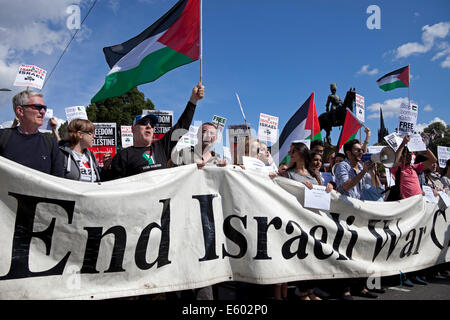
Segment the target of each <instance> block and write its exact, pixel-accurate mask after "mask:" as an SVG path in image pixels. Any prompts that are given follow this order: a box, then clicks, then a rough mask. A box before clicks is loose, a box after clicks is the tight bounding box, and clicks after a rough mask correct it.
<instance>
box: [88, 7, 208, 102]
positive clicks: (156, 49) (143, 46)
mask: <svg viewBox="0 0 450 320" xmlns="http://www.w3.org/2000/svg"><path fill="white" fill-rule="evenodd" d="M103 52H104V54H105V58H106V62H107V63H108V65H109V67H110V68H111V71H110V72H109V73H108V74H107V75H106V79H105V84H104V85H103V87H102V88H101V90H100V91H99V92H98V93H97V94H96V95H95V96H94V97H93V98H92V100H91V102H97V101H100V100H104V99H107V98H111V97H118V96H121V95H122V94H124V93H126V92H128V91H129V90H130V89H132V88H133V87H135V86H137V85H140V84H143V83H147V82H151V81H154V80H156V79H158V78H159V77H161V76H162V75H163V74H165V73H166V72H168V71H170V70H172V69H174V68H177V67H179V66H182V65H185V64H188V63H191V62H193V61H196V60H198V59H199V57H200V0H180V1H178V2H177V3H176V4H175V5H174V6H173V7H172V9H170V10H169V11H168V12H167V13H166V14H165V15H164V16H162V17H161V18H160V19H159V20H158V21H156V22H155V23H154V24H152V25H151V26H150V27H148V28H147V29H146V30H144V31H143V32H142V33H141V34H139V35H138V36H136V37H134V38H132V39H130V40H128V41H126V42H124V43H122V44H118V45H115V46H111V47H105V48H103Z"/></svg>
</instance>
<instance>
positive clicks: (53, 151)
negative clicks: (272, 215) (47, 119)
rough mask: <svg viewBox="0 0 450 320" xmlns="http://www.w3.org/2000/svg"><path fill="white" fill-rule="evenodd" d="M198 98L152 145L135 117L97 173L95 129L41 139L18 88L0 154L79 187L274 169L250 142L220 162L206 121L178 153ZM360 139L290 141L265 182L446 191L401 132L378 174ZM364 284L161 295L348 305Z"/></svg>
mask: <svg viewBox="0 0 450 320" xmlns="http://www.w3.org/2000/svg"><path fill="white" fill-rule="evenodd" d="M203 97H204V86H203V85H202V84H201V83H199V84H197V85H196V86H195V87H194V88H193V89H192V93H191V97H190V99H189V101H188V103H187V106H186V108H185V110H184V112H183V114H182V115H181V116H180V118H179V120H178V121H177V123H176V124H175V125H174V126H173V127H172V128H171V130H170V131H169V132H168V133H167V134H166V135H165V136H164V137H163V138H162V139H160V140H158V141H156V142H153V133H154V127H155V124H156V123H157V121H158V119H157V117H155V116H154V115H151V114H149V115H137V116H136V117H135V119H134V120H133V124H132V131H133V139H134V144H133V146H131V147H128V148H125V149H122V150H120V151H119V152H118V153H117V154H116V155H115V156H114V157H113V158H110V157H108V156H106V157H105V158H104V159H103V160H104V166H103V168H100V166H99V164H98V162H97V160H96V158H95V156H94V154H93V153H92V152H91V151H90V150H89V148H91V147H92V145H93V142H94V138H95V131H94V124H93V123H92V122H91V121H89V120H81V119H75V120H72V121H71V122H70V123H69V125H68V128H67V131H68V139H67V140H61V139H60V137H59V135H58V133H57V130H56V128H57V123H56V121H55V119H51V127H52V131H53V135H54V139H53V138H51V137H49V136H48V135H45V134H42V133H40V132H39V131H38V128H39V127H40V126H41V125H42V123H43V119H44V115H45V112H46V109H47V107H46V105H45V103H44V98H43V96H42V94H40V93H36V92H33V91H29V90H25V91H22V92H20V93H18V94H17V95H15V96H14V98H13V109H14V113H15V115H16V120H15V122H14V124H13V127H12V128H8V129H2V130H0V155H1V156H3V157H5V158H8V159H10V160H13V161H15V162H18V163H20V164H22V165H25V166H27V167H30V168H32V169H36V170H39V171H42V172H44V173H47V174H52V175H55V176H58V177H64V178H67V179H72V180H78V181H85V182H99V181H109V180H113V179H118V178H122V177H127V176H131V175H135V174H139V173H143V172H147V171H151V170H156V169H165V168H171V167H175V166H180V165H187V164H192V163H196V164H197V166H198V168H199V169H202V168H203V167H205V166H211V165H214V166H226V165H239V166H241V168H243V169H244V170H245V169H246V168H245V166H244V164H243V161H242V159H243V158H242V156H246V157H253V158H257V159H258V160H260V161H261V162H263V163H264V164H265V165H266V166H271V168H274V165H273V163H274V161H273V159H272V157H271V154H270V150H269V149H270V148H269V147H268V146H267V144H266V143H264V142H262V141H259V140H258V139H256V138H253V137H247V138H246V139H245V140H244V143H243V147H242V153H241V154H238V156H237V157H235V158H234V159H233V161H231V162H232V163H227V162H226V161H225V160H223V159H220V156H219V155H218V154H216V153H215V152H214V151H213V146H214V143H215V142H216V141H217V136H218V127H217V126H216V125H215V124H213V123H210V122H207V123H204V124H203V125H202V126H201V127H200V128H199V130H198V134H197V138H198V144H197V145H195V146H191V147H187V148H184V149H182V150H177V149H176V148H175V146H176V144H177V141H176V140H173V139H172V133H173V132H174V131H176V130H178V129H184V130H186V131H187V130H188V129H189V126H190V124H191V122H192V119H193V116H194V112H195V109H196V105H197V102H198V101H199V100H201V99H202V98H203ZM365 134H366V138H365V141H364V142H363V143H361V142H360V141H359V140H357V139H353V140H350V141H348V142H347V143H346V144H345V145H344V148H343V150H344V153H339V152H338V150H333V149H329V150H328V151H327V154H325V149H326V148H325V145H324V143H323V141H321V140H315V141H312V143H311V145H310V147H308V146H307V145H306V144H305V143H303V142H299V141H294V142H293V143H292V144H291V146H290V149H289V152H288V157H286V158H284V159H283V160H282V161H281V162H280V164H279V166H278V168H277V171H275V170H274V171H272V172H271V173H270V177H271V178H275V177H277V176H281V177H284V178H288V179H292V180H295V181H297V182H300V183H302V184H304V185H305V186H306V187H307V188H310V189H311V188H313V185H323V186H326V191H327V192H331V191H332V190H334V191H336V192H339V193H341V194H343V195H345V196H348V197H351V198H355V199H359V200H366V201H395V200H400V199H405V198H409V197H412V196H415V195H419V194H424V192H423V187H424V186H429V187H431V188H432V189H433V191H434V193H435V195H437V193H438V192H439V191H446V192H448V189H449V187H450V170H448V169H449V165H450V160H449V161H447V163H446V166H445V168H444V169H443V170H442V171H441V172H440V169H439V166H438V165H437V158H436V156H435V155H434V154H433V153H432V152H431V151H430V150H429V149H427V150H426V156H425V159H424V161H421V162H418V163H415V162H414V159H413V154H412V153H411V152H410V151H409V150H408V147H407V143H408V142H409V139H410V138H409V136H408V135H406V136H405V137H404V139H403V141H402V143H401V145H400V147H399V148H398V150H397V151H396V153H395V163H394V166H393V167H392V168H390V170H388V171H384V170H380V167H379V165H378V164H376V163H374V162H372V161H362V156H363V154H364V153H367V151H368V143H369V139H370V130H369V129H367V128H366V129H365ZM238 149H239V148H238ZM24 151H26V152H24ZM325 159H326V160H327V162H326V163H324V160H325ZM416 162H417V161H416ZM275 168H276V167H275ZM325 173H328V174H325ZM387 174H388V175H391V176H392V177H393V178H395V181H396V183H395V186H393V187H388V184H387V176H386V175H387ZM325 175H326V176H327V177H329V176H331V179H325ZM401 276H402V278H401V283H402V284H403V285H406V286H414V284H413V283H415V284H420V285H426V284H427V281H428V280H429V279H432V278H433V277H449V276H450V271H449V266H448V263H446V264H442V265H438V266H435V267H432V268H429V269H427V270H422V271H419V272H414V273H410V274H408V275H406V276H405V275H403V274H402V275H401ZM365 284H366V279H342V280H320V281H297V282H294V283H281V284H276V285H272V286H261V285H253V284H248V283H239V282H234V283H226V284H218V285H214V286H208V287H206V288H200V289H195V290H185V291H180V292H175V293H167V294H165V297H166V298H167V299H198V300H202V299H205V300H212V299H214V298H215V297H217V296H218V293H217V292H218V290H219V289H220V288H221V286H222V289H223V286H225V287H226V286H228V288H229V287H230V286H231V287H232V288H233V290H234V291H235V293H236V297H238V298H241V299H250V298H252V297H254V296H258V297H261V294H262V293H266V294H265V296H266V297H271V298H274V299H276V300H284V299H287V297H288V288H295V290H293V292H294V294H293V296H294V297H295V298H296V299H300V300H321V299H326V298H329V297H333V296H334V297H336V298H337V299H343V300H352V299H353V298H352V295H358V296H362V297H367V298H376V297H377V295H376V293H384V289H382V288H377V289H369V288H367V286H366V285H365ZM267 288H270V290H269V291H268V290H267ZM267 292H269V293H267ZM152 296H154V295H152Z"/></svg>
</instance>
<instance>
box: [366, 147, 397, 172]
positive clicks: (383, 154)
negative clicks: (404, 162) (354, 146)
mask: <svg viewBox="0 0 450 320" xmlns="http://www.w3.org/2000/svg"><path fill="white" fill-rule="evenodd" d="M361 160H362V161H363V162H366V161H372V162H376V163H381V164H383V165H384V166H385V167H386V168H392V167H393V166H394V163H395V151H394V150H393V149H392V148H391V147H384V148H383V149H381V151H380V152H378V153H366V154H363V156H362V159H361Z"/></svg>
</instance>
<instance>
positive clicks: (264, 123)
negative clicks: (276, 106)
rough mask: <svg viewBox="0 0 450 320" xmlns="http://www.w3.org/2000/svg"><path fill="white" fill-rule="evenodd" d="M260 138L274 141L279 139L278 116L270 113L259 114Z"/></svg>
mask: <svg viewBox="0 0 450 320" xmlns="http://www.w3.org/2000/svg"><path fill="white" fill-rule="evenodd" d="M258 139H259V140H263V141H270V142H272V143H275V142H277V140H278V117H274V116H271V115H268V114H264V113H260V114H259V127H258Z"/></svg>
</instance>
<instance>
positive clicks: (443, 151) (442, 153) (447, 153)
mask: <svg viewBox="0 0 450 320" xmlns="http://www.w3.org/2000/svg"><path fill="white" fill-rule="evenodd" d="M437 153H438V161H439V167H441V168H445V164H446V163H447V160H448V159H450V148H449V147H443V146H438V147H437Z"/></svg>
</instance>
